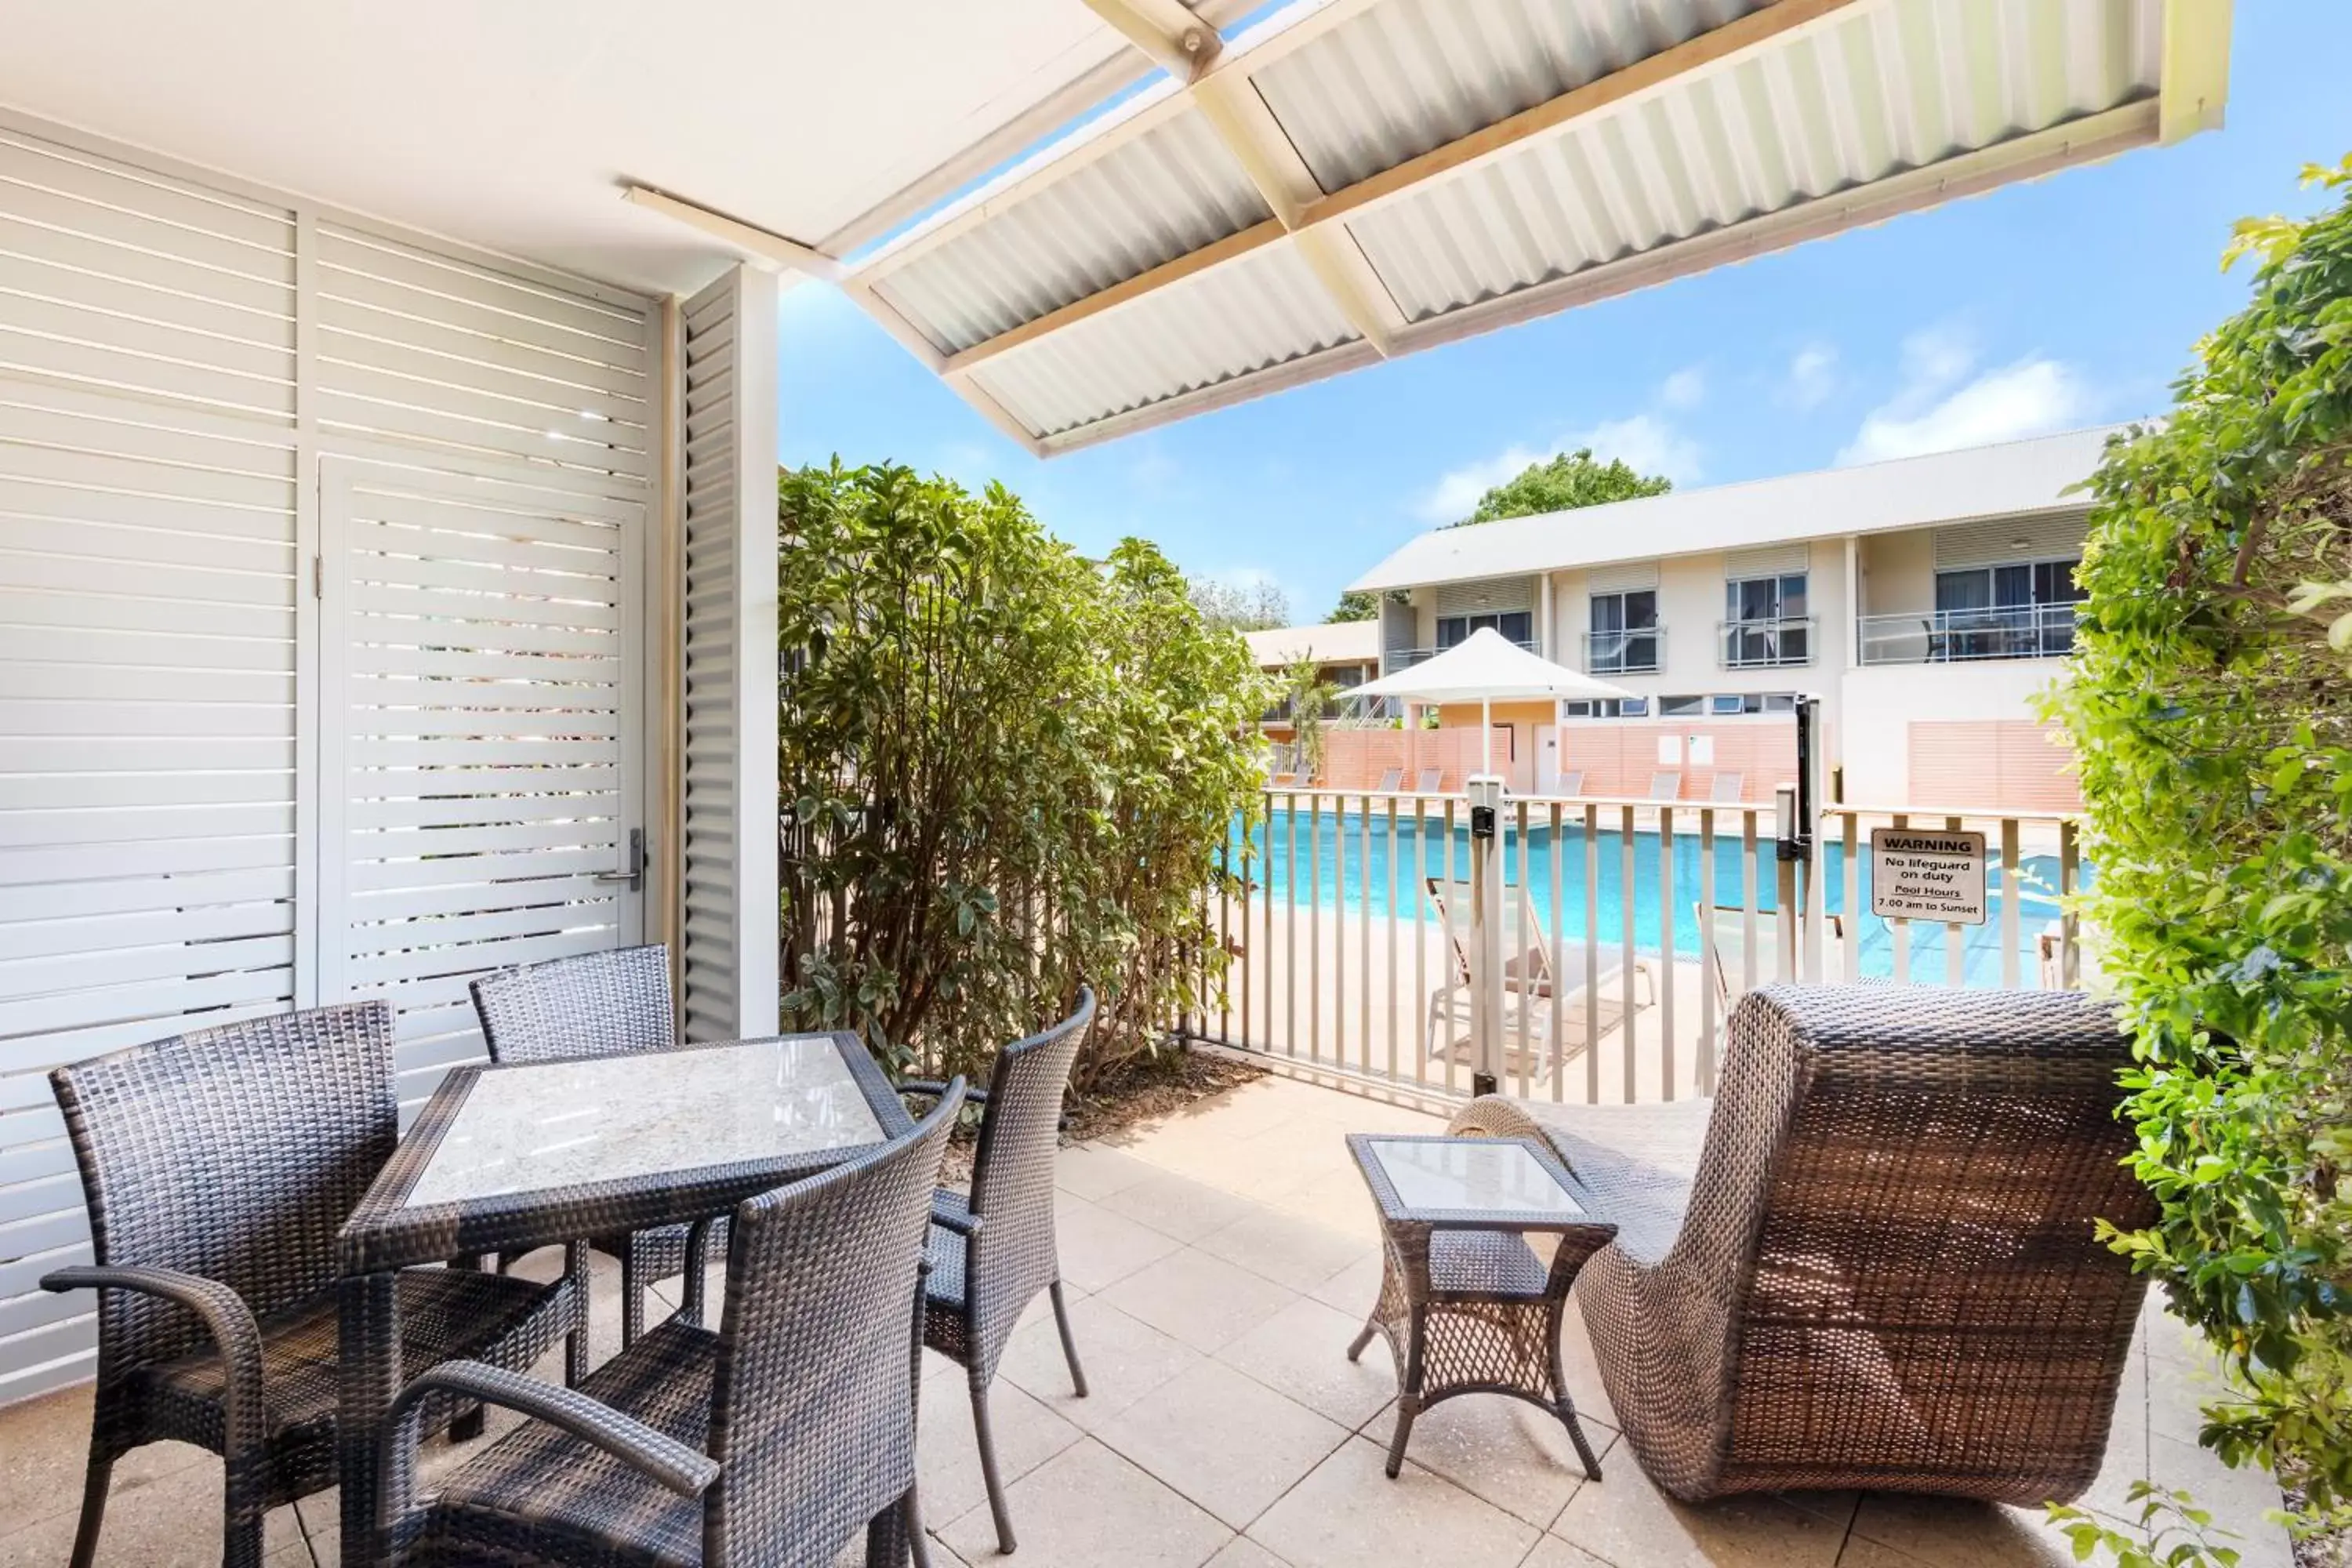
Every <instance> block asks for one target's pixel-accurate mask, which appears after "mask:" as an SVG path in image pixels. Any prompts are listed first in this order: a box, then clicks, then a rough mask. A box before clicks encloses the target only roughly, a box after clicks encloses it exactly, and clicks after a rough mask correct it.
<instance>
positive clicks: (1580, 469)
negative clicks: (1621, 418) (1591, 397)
mask: <svg viewBox="0 0 2352 1568" xmlns="http://www.w3.org/2000/svg"><path fill="white" fill-rule="evenodd" d="M1674 488H1675V482H1674V481H1673V480H1672V479H1667V478H1666V477H1665V476H1664V475H1663V474H1643V473H1639V472H1636V471H1635V470H1634V469H1633V468H1632V467H1631V466H1630V465H1628V464H1627V463H1626V461H1625V460H1624V459H1623V458H1610V459H1609V461H1607V462H1605V463H1604V462H1601V461H1600V460H1599V459H1598V458H1594V457H1593V455H1592V448H1591V447H1578V448H1577V449H1576V450H1575V451H1573V452H1561V453H1559V454H1557V455H1556V456H1554V457H1553V458H1551V459H1550V460H1549V462H1542V463H1529V464H1528V466H1527V467H1526V468H1522V469H1520V470H1519V472H1518V475H1517V477H1516V478H1514V479H1506V480H1504V481H1503V482H1502V483H1501V484H1499V485H1496V486H1495V487H1494V489H1490V490H1488V491H1487V492H1486V494H1485V495H1483V496H1480V497H1479V498H1478V506H1477V510H1475V511H1473V512H1471V514H1470V515H1469V516H1468V517H1465V518H1464V519H1463V520H1462V521H1460V522H1456V523H1450V524H1448V525H1447V526H1449V527H1452V528H1468V527H1470V526H1471V525H1473V524H1474V523H1481V522H1498V521H1501V520H1503V519H1504V518H1507V517H1538V516H1540V515H1542V514H1543V513H1545V512H1549V511H1573V510H1576V509H1577V508H1579V507H1587V506H1603V505H1606V504H1607V503H1608V502H1610V501H1613V500H1636V499H1638V498H1640V497H1642V496H1662V495H1664V494H1665V493H1666V492H1667V491H1668V490H1670V489H1674Z"/></svg>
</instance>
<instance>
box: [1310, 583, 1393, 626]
mask: <svg viewBox="0 0 2352 1568" xmlns="http://www.w3.org/2000/svg"><path fill="white" fill-rule="evenodd" d="M1380 618H1381V596H1380V595H1378V594H1373V593H1368V592H1365V591H1363V590H1360V589H1356V588H1350V589H1349V590H1348V591H1347V592H1346V593H1344V594H1342V595H1339V603H1338V604H1336V605H1332V606H1331V613H1330V614H1329V615H1328V616H1324V617H1323V624H1324V625H1325V626H1339V625H1341V624H1342V623H1344V622H1348V621H1376V620H1379V619H1380Z"/></svg>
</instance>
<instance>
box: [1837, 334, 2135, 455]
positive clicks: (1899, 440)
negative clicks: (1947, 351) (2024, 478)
mask: <svg viewBox="0 0 2352 1568" xmlns="http://www.w3.org/2000/svg"><path fill="white" fill-rule="evenodd" d="M1950 363H1951V362H1950V361H1949V360H1946V361H1943V362H1941V363H1939V364H1937V366H1936V367H1935V370H1936V374H1937V376H1938V377H1940V378H1941V379H1940V380H1937V379H1930V380H1928V381H1926V382H1916V383H1914V384H1912V385H1911V386H1907V387H1906V388H1905V390H1904V391H1903V392H1902V393H1899V394H1897V395H1896V396H1895V398H1894V399H1893V400H1892V401H1890V402H1888V403H1886V404H1885V405H1881V406H1880V407H1877V408H1874V409H1873V410H1872V411H1871V412H1870V414H1869V415H1868V416H1866V417H1865V418H1864V420H1863V422H1862V428H1861V429H1859V430H1858V431H1856V432H1855V433H1854V437H1853V440H1852V441H1850V442H1848V443H1847V444H1846V447H1845V449H1844V450H1843V451H1842V452H1840V453H1839V454H1838V458H1837V460H1838V461H1839V463H1841V464H1845V463H1875V462H1881V461H1884V460H1885V459H1886V458H1916V457H1918V456H1920V455H1922V454H1923V453H1927V452H1948V451H1951V450H1953V449H1954V448H1956V447H1982V446H1987V445H1990V443H1992V442H1995V441H2016V440H2021V439H2023V438H2024V437H2028V436H2046V435H2048V434H2050V433H2051V432H2053V431H2055V430H2064V429H2069V428H2071V427H2073V426H2077V425H2081V424H2084V423H2085V422H2086V421H2087V420H2088V419H2089V418H2090V417H2091V415H2092V411H2093V408H2094V407H2095V403H2096V400H2095V398H2094V397H2093V396H2092V395H2091V391H2090V388H2089V387H2087V386H2086V385H2085V384H2084V382H2083V378H2082V376H2081V374H2080V373H2078V372H2076V371H2075V370H2074V369H2073V368H2072V367H2070V366H2068V365H2065V364H2063V363H2060V362H2058V361H2056V360H2052V359H2038V358H2036V359H2023V360H2020V361H2018V362H2017V363H2015V364H2011V365H2004V366H2002V367H2001V368H2000V369H1998V370H1989V371H1986V372H1985V373H1984V374H1981V375H1979V376H1978V377H1977V378H1976V379H1975V380H1973V381H1969V382H1968V383H1966V384H1963V385H1960V386H1958V387H1957V388H1955V389H1953V390H1951V391H1948V392H1945V391H1943V388H1944V387H1946V386H1948V385H1949V384H1950V383H1951V382H1952V381H1953V380H1957V379H1958V375H1959V374H1966V370H1967V366H1966V364H1965V363H1963V364H1962V366H1961V369H1960V370H1959V371H1958V373H1954V372H1952V371H1951V370H1950V369H1949V365H1950ZM1923 386H1925V387H1929V388H1931V390H1927V391H1926V392H1924V393H1922V392H1921V391H1920V390H1919V388H1921V387H1923ZM1938 393H1941V394H1942V395H1938Z"/></svg>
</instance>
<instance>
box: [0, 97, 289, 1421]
mask: <svg viewBox="0 0 2352 1568" xmlns="http://www.w3.org/2000/svg"><path fill="white" fill-rule="evenodd" d="M294 244H295V226H294V217H293V215H292V213H291V212H289V211H288V210H285V209H282V208H271V207H268V206H266V205H261V204H258V203H255V202H249V201H246V200H243V199H241V198H237V197H233V196H228V195H221V194H219V193H215V192H211V191H206V190H204V189H201V188H199V187H197V186H194V185H192V184H187V183H185V182H182V181H177V180H171V179H165V178H163V177H160V176H152V175H146V174H138V173H135V172H132V171H130V170H127V169H123V168H121V167H118V166H114V165H110V164H109V163H107V162H106V161H104V160H100V159H94V158H89V157H85V156H83V155H81V154H79V153H71V152H68V151H67V150H66V149H64V148H62V147H58V146H55V145H51V144H48V143H46V142H41V141H38V140H36V139H34V138H32V137H28V136H24V135H19V134H16V133H13V132H0V1398H5V1397H7V1396H8V1394H9V1393H10V1391H11V1382H12V1378H20V1377H24V1376H26V1375H27V1374H28V1373H30V1371H31V1369H35V1368H40V1367H45V1366H51V1365H54V1364H55V1363H58V1362H59V1361H60V1360H61V1359H66V1358H73V1357H77V1356H79V1355H80V1354H82V1353H83V1352H86V1351H87V1349H88V1347H89V1345H90V1344H91V1343H92V1326H91V1322H90V1320H89V1316H88V1313H89V1299H88V1298H87V1297H81V1298H72V1297H57V1296H48V1295H44V1294H42V1293H40V1292H39V1291H37V1289H35V1281H36V1280H37V1279H38V1278H39V1276H40V1275H41V1274H42V1273H44V1272H46V1271H47V1269H49V1268H55V1267H58V1266H59V1265H61V1264H65V1263H69V1262H79V1261H82V1260H85V1259H86V1258H88V1256H89V1242H88V1237H89V1227H88V1224H87V1222H86V1220H85V1218H84V1216H83V1213H82V1207H81V1187H80V1183H79V1179H78V1178H77V1176H76V1175H75V1173H74V1169H73V1160H72V1155H71V1152H70V1151H69V1150H68V1147H67V1145H66V1142H65V1136H64V1126H63V1123H62V1121H60V1120H59V1118H58V1112H57V1110H56V1109H55V1105H54V1102H53V1101H52V1100H51V1099H50V1095H49V1088H48V1082H47V1078H46V1076H45V1075H46V1073H47V1069H48V1068H50V1067H52V1066H54V1065H55V1064H57V1063H58V1062H61V1061H70V1060H73V1059H76V1058H81V1057H86V1056H92V1055H96V1054H97V1053H99V1052H101V1051H106V1050H111V1049H114V1048H115V1047H121V1046H124V1045H129V1044H131V1043H133V1042H136V1041H139V1040H142V1039H147V1038H150V1037H153V1036H156V1035H162V1034H168V1033H170V1032H172V1030H173V1029H174V1028H175V1027H178V1026H180V1020H181V1018H182V1017H183V1016H184V1015H187V1014H192V1013H199V1014H201V1015H202V1016H203V1017H204V1019H205V1021H206V1022H213V1021H226V1020H227V1019H231V1018H236V1017H240V1016H251V1015H254V1014H257V1013H267V1012H273V1011H277V1010H278V1009H282V1008H285V1007H288V1006H289V1005H292V1003H293V1000H294V997H295V994H296V987H297V943H296V919H295V903H294V891H295V877H296V868H295V862H296V841H295V776H296V774H295V761H296V726H295V711H296V710H295V669H296V637H295V620H296V613H297V610H296V598H295V595H296V589H297V586H298V582H299V565H298V552H297V541H296V511H297V497H296V482H295V481H296V468H295V421H294ZM70 1364H71V1363H70V1360H68V1365H70Z"/></svg>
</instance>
